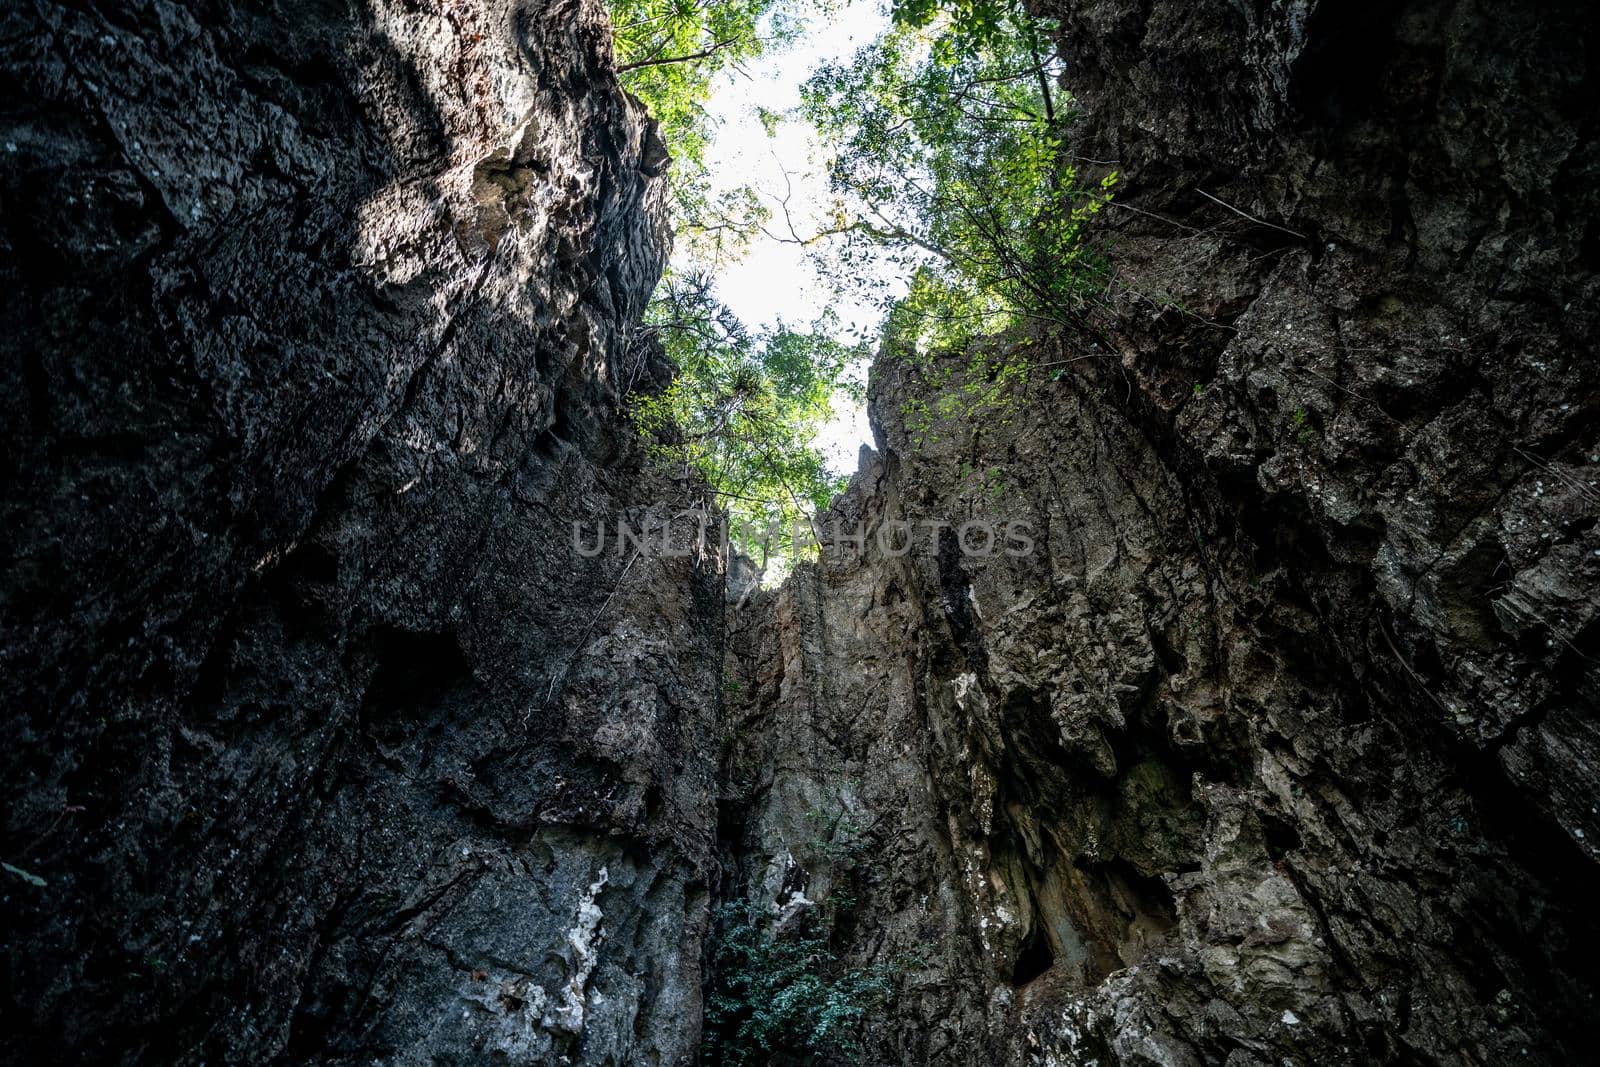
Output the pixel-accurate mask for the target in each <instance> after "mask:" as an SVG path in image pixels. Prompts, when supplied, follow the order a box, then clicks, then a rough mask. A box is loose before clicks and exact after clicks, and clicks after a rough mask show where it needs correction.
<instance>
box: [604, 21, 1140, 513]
mask: <svg viewBox="0 0 1600 1067" xmlns="http://www.w3.org/2000/svg"><path fill="white" fill-rule="evenodd" d="M827 2H828V0H710V2H697V0H614V2H613V6H612V17H613V21H614V22H615V23H616V26H617V58H618V69H619V71H620V72H621V76H622V78H623V81H624V84H625V85H626V86H627V88H628V89H630V91H632V92H634V93H636V94H637V95H639V96H640V97H641V98H642V99H643V100H644V101H645V102H646V104H647V105H649V107H650V108H651V110H652V112H653V113H654V114H655V115H656V117H657V118H658V119H659V121H660V122H661V124H662V130H663V135H664V137H665V138H666V140H667V143H668V146H669V148H670V149H671V151H672V153H673V157H674V161H675V162H674V165H673V170H672V173H671V180H672V182H673V186H674V205H675V206H674V210H675V218H674V223H675V228H676V230H677V231H678V233H679V235H680V240H682V241H684V242H685V246H686V248H685V251H683V252H682V253H680V255H679V257H678V265H677V267H676V268H675V270H674V271H672V272H669V275H668V277H667V278H666V280H665V281H664V282H663V284H662V286H661V287H660V289H659V291H658V294H657V297H656V299H655V301H654V302H653V304H652V305H651V308H650V311H649V313H648V315H647V324H646V328H647V329H649V330H650V331H652V332H654V333H655V334H656V335H657V336H658V337H659V338H660V340H661V342H662V344H663V345H664V346H665V349H666V351H667V354H668V355H669V356H670V357H671V358H672V360H673V361H674V363H675V364H676V366H677V368H678V372H679V376H678V379H677V380H676V382H675V383H674V384H673V385H672V386H671V387H670V388H669V389H667V390H666V391H665V392H664V393H662V394H660V395H658V396H652V397H645V398H638V399H636V403H635V410H636V412H637V414H638V421H639V425H640V427H641V429H642V430H643V432H644V433H645V435H646V438H647V441H648V444H649V448H650V449H651V451H652V452H653V454H655V455H657V456H658V457H660V458H661V459H662V460H663V461H665V462H671V463H673V464H676V465H678V466H680V467H681V468H683V469H684V470H685V471H692V472H694V473H696V474H698V475H699V476H700V477H702V478H703V479H705V480H706V481H707V482H708V483H709V485H710V486H711V488H712V490H713V491H714V492H715V493H716V494H717V496H718V499H719V501H720V502H721V503H722V504H723V505H724V506H725V507H726V508H727V509H728V510H729V511H731V512H732V513H734V515H735V516H736V517H738V518H741V519H743V520H745V521H746V522H748V521H749V520H750V519H752V518H779V519H781V520H785V521H787V520H791V519H794V518H797V517H798V516H799V515H800V514H802V513H803V512H805V511H807V510H812V509H821V508H823V507H825V506H826V505H827V503H828V499H829V497H830V496H831V495H832V494H833V493H834V492H836V491H837V490H838V489H839V488H840V485H839V479H838V478H837V477H835V476H834V475H833V474H831V473H830V472H829V471H828V470H827V467H826V464H825V463H824V461H823V457H822V454H821V453H820V452H819V451H818V450H817V448H816V447H815V438H816V432H817V429H818V428H819V427H820V426H821V425H822V424H823V423H824V422H826V420H827V419H829V418H830V417H831V415H832V414H833V412H834V410H835V405H836V402H837V401H838V400H840V399H844V398H849V397H850V395H851V394H850V389H851V388H852V386H851V385H850V382H849V371H850V369H851V367H852V365H855V364H860V363H864V362H865V358H866V356H867V354H868V353H867V352H866V350H865V349H864V348H863V347H861V346H854V345H846V344H843V343H841V342H839V341H838V340H835V339H834V337H833V335H832V332H831V331H830V328H829V324H828V323H827V322H823V323H820V324H817V325H816V327H815V328H813V329H810V330H805V331H800V330H794V329H791V328H788V327H784V326H781V325H780V326H778V327H775V328H772V329H769V330H764V331H754V330H751V329H749V328H747V327H746V326H745V325H744V324H742V323H740V322H739V321H738V320H737V318H736V316H734V315H733V314H732V313H731V312H730V311H729V309H728V308H727V307H725V306H724V305H723V304H722V303H721V302H720V301H719V300H718V299H717V298H716V295H715V292H714V281H715V274H716V272H717V271H719V270H723V269H727V268H728V267H729V266H731V265H732V264H734V263H735V262H736V261H737V258H738V256H739V254H740V251H741V249H742V248H743V247H744V246H745V245H746V244H747V243H748V241H749V240H750V239H751V237H752V236H753V235H754V234H755V233H757V228H758V227H760V228H761V232H763V233H765V234H766V236H767V237H769V238H772V239H776V240H780V241H788V242H792V243H796V244H800V245H803V246H805V247H806V248H808V249H810V250H812V251H813V253H814V254H815V256H816V257H817V259H818V261H819V262H820V263H821V264H822V268H823V274H824V276H825V277H826V278H828V279H829V283H830V284H831V285H832V286H833V287H834V289H835V291H836V292H839V293H844V292H847V291H850V290H855V289H859V288H860V287H861V286H862V285H863V284H866V282H865V281H864V279H866V278H869V277H881V276H882V274H883V272H882V270H881V269H875V268H877V267H881V264H883V263H884V262H885V260H887V262H889V263H890V264H891V265H893V266H894V267H895V268H896V269H897V270H898V271H899V272H900V274H901V276H902V277H905V278H907V279H909V287H908V289H906V290H905V291H904V292H903V293H901V294H900V295H898V296H894V297H892V298H891V297H885V298H884V299H883V300H882V310H883V312H884V332H883V337H882V338H881V340H882V341H883V342H884V343H885V344H887V345H888V346H890V347H891V348H892V349H894V350H896V351H900V352H909V353H916V352H926V351H928V350H930V349H931V348H938V349H943V350H955V349H970V350H971V351H972V352H973V353H974V355H973V359H974V360H978V361H980V362H983V364H984V366H983V367H981V368H979V371H980V373H978V374H976V375H969V376H968V377H969V378H970V379H972V380H974V381H978V382H981V383H983V384H982V385H981V387H980V388H981V390H982V392H983V393H984V396H983V397H982V398H980V399H981V400H983V401H984V402H989V401H992V400H993V399H994V398H995V397H997V396H999V395H1001V394H1003V393H1005V392H1006V391H1007V389H1008V387H1009V384H1010V383H1011V382H1012V381H1014V380H1015V379H1016V377H1017V375H1018V374H1019V373H1020V372H1021V370H1022V368H1021V366H1020V365H1012V364H1013V363H1014V362H1015V361H1009V357H1005V358H997V356H996V353H1003V352H1009V351H1012V350H1013V349H1011V348H1008V347H1006V346H993V345H979V344H973V343H972V342H973V340H974V339H975V338H979V337H983V336H989V335H993V334H996V333H1001V332H1005V331H1007V330H1011V329H1013V328H1015V327H1017V326H1019V325H1026V324H1041V323H1042V324H1046V325H1048V326H1051V327H1055V328H1062V327H1066V328H1070V327H1072V326H1073V325H1074V324H1075V323H1077V322H1078V321H1080V320H1081V314H1082V309H1083V307H1084V305H1085V303H1086V301H1087V300H1089V299H1090V298H1091V295H1092V294H1093V293H1095V292H1097V291H1098V290H1099V289H1100V287H1101V286H1102V284H1103V278H1102V273H1103V272H1102V269H1101V266H1100V264H1099V262H1098V259H1097V257H1096V256H1095V254H1094V253H1093V251H1092V250H1091V249H1090V248H1089V246H1088V245H1087V244H1086V243H1085V242H1084V239H1083V231H1084V226H1085V223H1086V222H1087V221H1088V220H1089V219H1090V218H1091V217H1092V216H1093V215H1094V214H1095V213H1096V212H1098V211H1099V210H1100V209H1101V207H1102V206H1103V205H1104V204H1105V203H1106V202H1107V201H1108V200H1109V199H1110V196H1111V188H1112V185H1113V183H1114V180H1115V176H1114V175H1111V176H1107V177H1106V178H1104V179H1103V180H1101V181H1098V182H1093V183H1084V182H1081V181H1080V180H1079V176H1078V172H1077V170H1076V168H1075V167H1074V166H1073V165H1072V159H1071V157H1070V154H1069V153H1068V151H1067V149H1066V146H1065V144H1064V139H1063V128H1064V125H1065V121H1066V119H1067V118H1068V116H1069V115H1070V112H1071V108H1072V100H1071V98H1070V97H1069V96H1067V95H1066V94H1064V93H1063V92H1061V90H1060V89H1059V88H1058V82H1059V77H1060V73H1061V60H1060V58H1059V56H1058V55H1057V54H1056V52H1055V48H1054V43H1053V31H1054V26H1053V25H1052V24H1050V23H1049V22H1047V21H1044V20H1040V19H1037V18H1035V17H1033V16H1032V15H1030V14H1029V13H1028V12H1027V11H1026V10H1025V9H1024V8H1023V6H1022V4H1021V3H1020V0H895V2H894V4H893V6H892V8H891V12H892V16H893V18H892V24H891V26H890V28H889V29H888V30H887V31H886V32H884V33H883V34H882V35H881V36H879V37H878V39H876V40H874V41H873V42H871V43H870V44H868V45H866V46H865V47H863V48H861V49H860V50H859V51H857V52H856V53H855V55H854V56H852V57H850V58H849V59H847V60H845V61H842V62H837V63H830V64H826V65H824V66H822V67H821V68H820V69H818V70H816V71H815V72H814V73H813V74H812V75H811V77H810V78H809V80H808V81H807V82H806V83H805V85H804V86H803V89H802V93H801V101H802V102H801V105H800V107H799V108H798V115H797V116H796V117H798V118H799V119H801V120H803V121H806V122H809V123H810V124H812V125H813V126H814V127H815V129H816V130H817V131H818V135H819V137H820V139H821V141H822V144H823V146H824V148H825V150H826V152H827V156H828V158H827V161H826V162H827V176H828V186H829V189H830V190H831V196H832V202H831V203H830V204H829V205H828V211H827V213H826V214H827V216H828V217H827V220H826V221H825V223H824V224H823V226H821V227H820V228H818V229H815V230H813V231H812V232H801V231H800V230H799V228H798V226H797V223H796V221H795V219H794V218H793V217H792V216H791V215H790V212H789V203H788V200H787V199H783V200H780V201H778V202H776V203H775V204H774V205H772V206H769V205H767V204H764V203H763V202H762V201H761V199H760V197H759V196H757V194H756V193H755V192H754V190H752V189H750V188H749V187H747V186H746V187H738V186H736V187H734V188H733V189H732V190H731V191H725V192H722V193H720V194H714V193H713V192H712V189H713V184H712V183H711V182H710V180H709V177H710V176H709V175H708V174H707V173H706V169H705V163H704V158H705V150H706V147H707V145H708V137H709V135H710V130H709V118H708V115H707V112H706V110H705V104H706V101H707V99H708V98H709V94H710V91H711V87H712V84H713V79H714V78H715V77H716V76H717V75H718V74H719V73H720V72H722V71H723V70H725V69H727V68H728V67H730V66H736V65H738V64H740V63H742V62H745V61H747V60H750V59H752V58H754V57H756V56H758V55H760V54H761V53H762V52H763V50H765V49H768V48H771V47H774V46H778V45H781V44H783V43H785V42H788V41H790V40H793V39H794V37H795V36H796V34H798V33H799V32H800V29H801V27H802V25H803V23H804V19H805V17H806V16H807V15H812V16H815V15H817V14H819V13H820V14H825V13H826V10H827V8H826V3H827ZM802 5H805V6H802ZM760 118H761V121H762V122H763V124H764V125H766V126H767V129H768V132H769V133H770V132H772V130H773V128H774V126H775V124H776V122H777V121H778V120H779V119H781V118H782V116H775V115H770V114H765V113H763V114H762V115H760ZM775 213H780V214H781V215H782V218H781V220H775V219H774V217H773V216H774V214H775ZM991 364H993V365H991ZM853 388H855V389H857V390H859V386H858V385H857V386H854V387H853Z"/></svg>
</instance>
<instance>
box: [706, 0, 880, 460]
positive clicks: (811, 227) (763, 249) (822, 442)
mask: <svg viewBox="0 0 1600 1067" xmlns="http://www.w3.org/2000/svg"><path fill="white" fill-rule="evenodd" d="M888 25H889V17H888V13H887V9H886V6H885V4H884V3H883V0H853V2H851V3H849V4H847V5H846V6H844V7H842V8H841V9H840V10H838V11H837V12H835V13H833V14H832V15H830V16H828V17H827V18H826V19H817V20H814V21H813V23H812V24H811V25H809V26H808V27H807V29H806V33H805V35H804V36H803V37H802V38H801V39H800V40H798V41H796V42H795V43H794V44H793V45H791V46H790V47H788V48H786V49H781V50H777V51H773V52H769V53H768V54H766V55H764V56H761V57H760V58H758V59H756V60H754V61H752V62H750V63H747V64H744V66H743V72H742V73H741V72H739V71H730V72H727V73H725V74H723V75H722V76H721V77H720V78H719V79H718V81H717V83H716V85H715V86H714V88H713V91H712V97H711V102H710V106H709V110H710V112H711V114H712V116H713V119H714V120H715V121H716V123H717V125H716V127H715V132H714V133H713V135H712V140H711V143H710V145H709V146H708V149H707V152H706V163H707V166H708V169H709V170H710V172H711V174H712V175H713V176H714V178H715V180H717V181H719V182H721V183H723V184H724V185H725V186H726V187H729V188H733V187H737V186H739V185H743V184H749V185H751V186H753V187H754V188H755V189H756V190H757V191H758V192H760V193H762V194H764V196H763V198H764V199H766V200H767V202H768V205H767V206H768V207H770V208H772V209H773V213H774V216H775V217H774V219H773V220H772V222H770V223H769V224H768V229H771V230H772V231H773V232H774V233H780V232H786V230H785V228H784V222H783V216H782V213H781V212H779V211H778V209H777V204H776V197H778V196H781V195H783V192H784V189H785V186H784V171H786V170H787V171H788V173H789V181H790V183H791V185H792V189H793V192H792V193H791V195H790V200H789V210H790V215H791V216H792V217H793V219H794V222H795V228H796V229H797V230H798V231H799V232H800V233H801V234H809V233H811V232H815V227H816V225H817V224H818V221H819V220H818V217H817V215H816V214H815V212H818V211H819V210H820V209H822V208H824V207H825V206H826V205H827V204H828V203H829V199H830V198H829V195H828V183H827V176H826V174H824V173H823V170H822V162H821V156H820V152H819V149H818V143H817V136H816V130H815V129H814V128H813V127H812V126H811V124H810V123H808V122H806V121H805V120H804V119H803V118H800V117H799V116H793V117H790V118H787V119H785V121H784V122H782V123H781V124H780V125H779V126H778V129H777V134H776V136H773V137H769V136H768V135H767V131H766V130H765V129H764V128H763V127H762V125H761V122H760V119H759V118H757V115H756V108H757V107H763V108H766V109H767V110H768V111H774V112H778V113H780V114H782V113H786V112H788V111H790V109H792V108H795V107H797V106H798V105H799V103H800V86H801V83H803V82H804V81H805V80H806V78H807V77H808V76H809V75H810V74H811V72H812V71H813V70H815V69H816V68H817V67H818V66H819V65H821V64H823V63H825V62H830V61H836V60H842V59H846V58H848V57H849V56H851V55H853V54H854V53H855V51H856V49H858V48H860V47H861V46H863V45H865V44H867V43H869V42H870V41H872V40H873V39H874V38H875V37H877V36H878V34H879V33H881V32H882V31H883V30H885V29H887V28H888ZM717 295H718V296H719V297H721V299H722V301H723V302H724V303H726V304H727V305H728V307H730V308H731V309H733V312H734V313H735V314H736V315H738V316H739V318H740V319H741V320H743V321H744V322H745V323H746V324H748V325H750V326H752V327H754V326H772V325H776V324H777V322H778V321H779V320H780V319H781V320H782V321H784V322H787V323H789V324H790V325H792V326H797V327H804V326H809V325H810V324H811V322H812V321H813V320H814V319H815V318H816V317H817V316H818V315H819V314H820V313H821V312H822V311H823V310H825V309H826V308H828V307H829V306H830V305H831V306H832V308H833V310H834V311H835V312H836V313H837V314H838V316H839V320H840V323H841V327H842V329H843V330H844V335H842V338H843V339H853V338H850V337H849V336H848V335H849V333H850V331H852V330H854V331H856V332H857V334H858V335H859V332H860V331H862V330H866V331H869V332H870V331H875V330H876V328H877V326H878V324H879V320H880V318H881V314H880V312H879V311H878V309H877V307H876V306H875V305H873V304H870V303H868V302H866V301H865V300H863V301H861V302H856V301H850V302H847V303H838V302H835V301H834V300H833V296H832V294H831V292H830V290H829V287H828V286H827V285H826V284H825V283H824V282H823V281H822V280H821V279H820V278H818V277H817V272H816V270H815V268H814V267H813V266H812V264H811V262H810V261H809V259H808V258H807V255H806V252H805V251H804V250H803V249H801V248H800V247H799V246H798V245H795V244H789V243H784V242H782V241H777V240H773V239H771V238H768V237H766V236H764V235H757V237H756V240H755V243H754V244H753V245H752V247H751V249H750V253H749V255H748V256H747V257H746V258H745V259H744V260H742V261H741V262H740V263H738V264H737V265H736V266H734V267H733V268H732V269H729V270H724V271H723V272H722V273H721V275H720V276H719V277H718V278H717ZM864 295H865V294H864ZM878 295H880V296H881V293H879V294H878ZM871 443H872V429H871V427H870V426H868V424H867V413H866V409H865V407H864V406H862V405H855V404H841V405H840V410H839V412H838V414H837V415H836V417H835V418H834V419H833V421H832V422H830V423H828V424H827V425H826V426H824V427H823V428H822V431H821V434H820V435H819V438H818V441H817V444H818V445H819V446H820V447H821V448H822V449H823V450H824V452H826V454H827V456H828V462H829V465H830V466H831V467H832V468H833V469H834V470H835V471H836V472H837V473H839V474H851V473H853V472H854V471H855V469H856V459H857V453H858V451H859V449H860V447H861V445H862V444H871Z"/></svg>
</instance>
